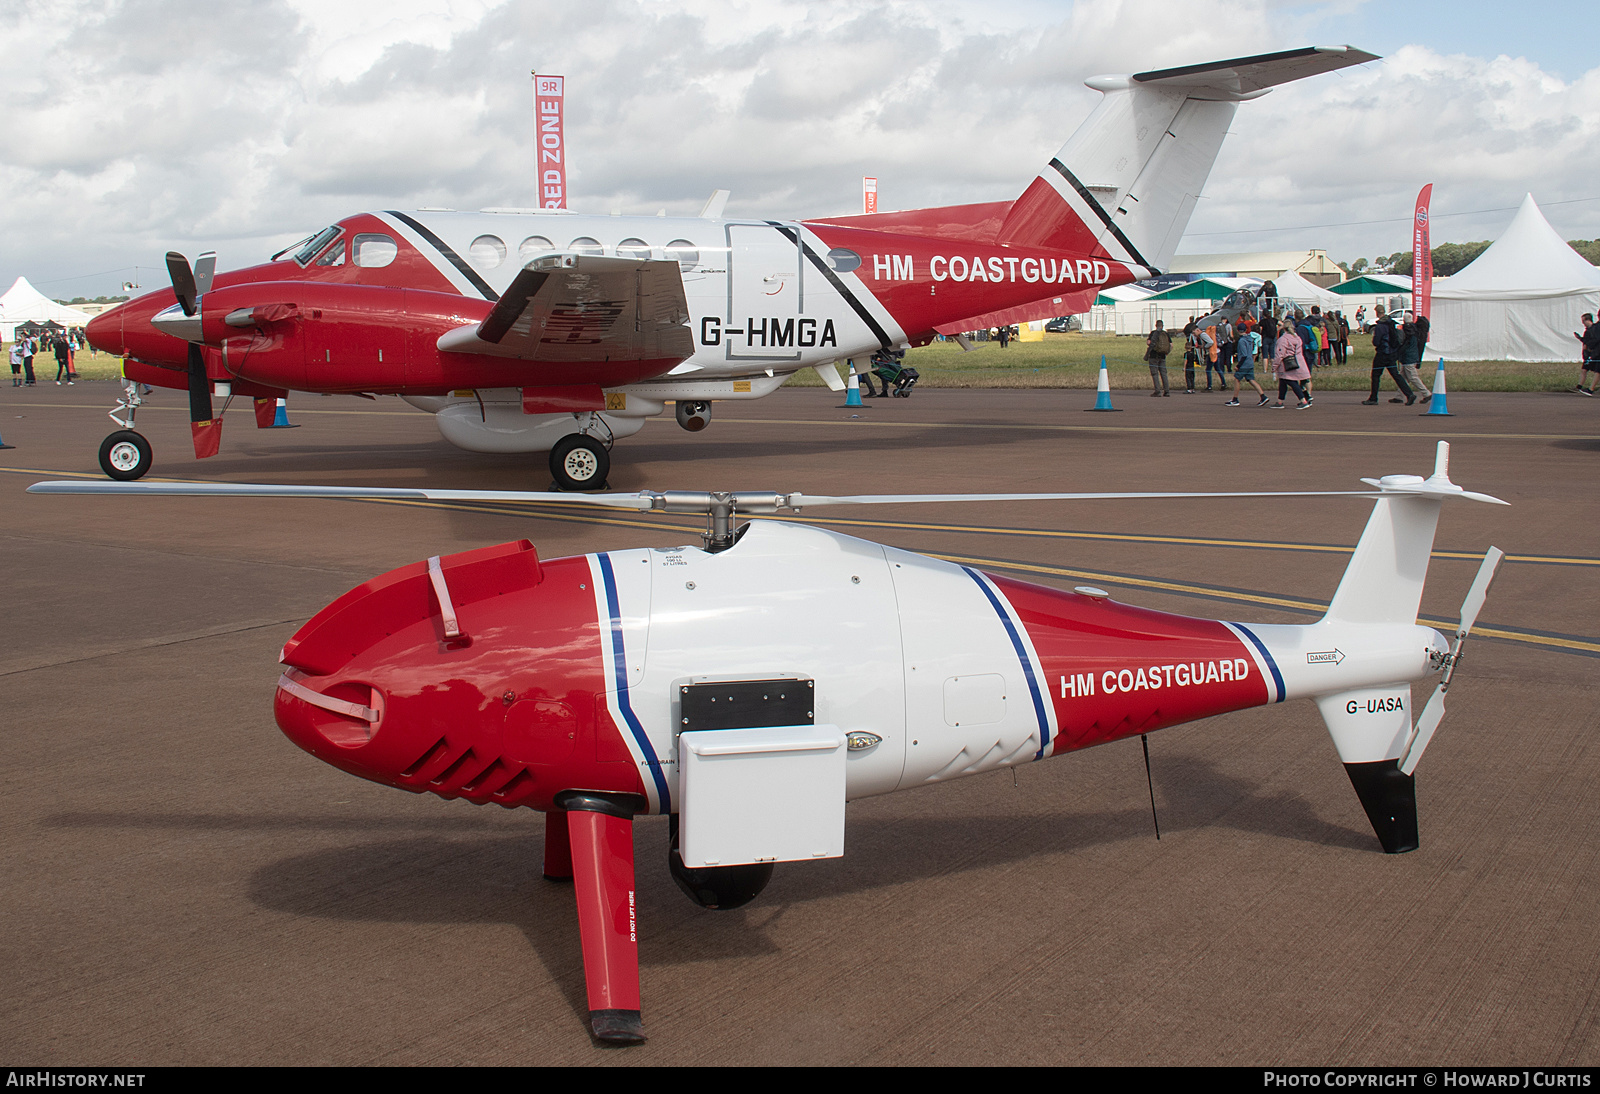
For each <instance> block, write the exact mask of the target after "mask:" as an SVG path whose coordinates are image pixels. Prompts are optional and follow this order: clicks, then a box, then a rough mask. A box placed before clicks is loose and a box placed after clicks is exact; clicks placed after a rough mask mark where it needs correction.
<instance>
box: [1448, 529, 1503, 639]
mask: <svg viewBox="0 0 1600 1094" xmlns="http://www.w3.org/2000/svg"><path fill="white" fill-rule="evenodd" d="M1505 557H1506V553H1505V552H1504V551H1502V550H1501V549H1500V548H1498V547H1490V548H1489V550H1488V552H1487V553H1485V554H1484V556H1483V565H1481V566H1479V567H1478V576H1477V577H1475V578H1473V579H1472V588H1470V589H1468V590H1467V598H1466V599H1465V600H1463V601H1462V602H1461V626H1459V627H1457V628H1456V637H1457V638H1465V637H1466V636H1467V632H1468V631H1470V630H1472V625H1473V624H1474V623H1476V622H1477V621H1478V613H1479V612H1480V611H1482V610H1483V602H1484V600H1485V599H1486V598H1487V597H1488V595H1489V583H1490V582H1491V581H1493V580H1494V574H1495V570H1496V569H1498V568H1499V566H1500V560H1501V559H1502V558H1505Z"/></svg>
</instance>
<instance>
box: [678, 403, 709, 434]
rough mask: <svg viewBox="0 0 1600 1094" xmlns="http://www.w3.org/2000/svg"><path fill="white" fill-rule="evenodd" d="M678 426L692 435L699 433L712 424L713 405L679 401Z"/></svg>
mask: <svg viewBox="0 0 1600 1094" xmlns="http://www.w3.org/2000/svg"><path fill="white" fill-rule="evenodd" d="M678 424H679V425H681V426H683V428H685V429H687V430H688V431H689V432H690V433H698V432H700V431H701V430H702V429H704V428H705V427H706V426H708V425H710V424H711V404H710V403H706V402H687V401H685V400H682V399H680V400H678Z"/></svg>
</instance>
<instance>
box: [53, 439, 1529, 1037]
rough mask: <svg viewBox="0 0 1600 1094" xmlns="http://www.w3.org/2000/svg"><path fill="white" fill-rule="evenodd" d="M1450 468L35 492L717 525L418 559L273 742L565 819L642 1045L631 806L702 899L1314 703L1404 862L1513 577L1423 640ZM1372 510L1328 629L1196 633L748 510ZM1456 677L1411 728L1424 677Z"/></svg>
mask: <svg viewBox="0 0 1600 1094" xmlns="http://www.w3.org/2000/svg"><path fill="white" fill-rule="evenodd" d="M1448 459H1449V445H1448V444H1446V443H1444V442H1442V441H1441V442H1440V443H1439V447H1438V456H1437V462H1436V464H1435V467H1434V471H1433V474H1432V476H1431V477H1429V478H1422V477H1420V476H1417V475H1387V476H1385V477H1383V478H1381V479H1363V480H1362V481H1363V482H1365V483H1367V484H1368V486H1369V487H1370V489H1368V490H1361V491H1355V492H1322V493H1302V492H1295V493H1232V492H1229V493H1221V492H1219V493H1200V494H1182V493H1133V494H1104V493H1101V494H1094V493H1078V494H929V495H881V496H860V497H821V496H810V495H804V494H800V493H790V494H778V493H745V492H740V493H726V494H723V493H688V492H683V493H678V492H668V493H655V492H650V491H645V492H641V493H638V494H598V495H574V494H566V493H524V492H515V491H485V490H413V489H382V488H377V489H368V488H364V487H315V486H310V487H305V486H251V485H237V484H232V483H149V484H145V483H105V482H41V483H37V484H35V485H34V486H31V487H29V491H30V492H31V493H54V494H106V493H121V494H141V495H170V494H188V495H209V496H245V497H321V498H365V499H418V500H420V499H433V500H456V501H458V500H473V501H497V502H518V501H521V502H528V501H533V502H543V501H557V502H562V503H565V504H573V503H578V504H586V505H596V506H605V507H611V508H620V509H633V510H639V511H656V512H668V513H703V514H705V515H706V517H707V519H708V523H709V528H708V531H707V532H706V534H705V536H704V540H705V542H704V545H703V546H701V547H674V548H665V549H661V548H650V549H642V550H634V551H611V552H602V553H597V554H589V555H582V556H577V557H571V558H559V559H553V560H541V559H540V558H539V557H538V555H537V553H536V552H535V551H534V549H533V545H532V544H530V543H529V542H527V541H526V540H522V541H519V542H516V543H508V544H502V545H500V546H496V547H485V548H481V549H478V550H473V551H467V552H464V553H462V554H456V555H449V556H444V557H439V556H435V557H434V558H431V559H428V560H427V561H426V562H418V563H415V564H413V565H410V566H406V567H402V568H401V569H398V570H394V571H392V572H390V573H387V574H384V575H382V576H380V577H376V578H373V579H372V580H371V581H368V582H367V583H366V584H364V585H362V586H360V587H359V588H356V589H353V590H351V591H350V592H348V593H346V594H345V595H344V596H342V597H340V598H339V599H338V600H336V601H334V602H333V603H332V604H330V605H329V606H328V607H327V608H325V609H323V610H322V611H321V612H320V613H318V614H317V615H316V616H315V617H314V618H313V619H311V620H310V621H309V622H308V623H306V625H305V626H304V627H302V628H301V629H300V631H299V632H298V633H297V634H295V636H294V637H292V638H291V639H289V641H288V642H287V643H286V644H285V646H284V648H283V653H282V658H281V660H282V662H283V664H284V666H285V671H284V673H283V676H282V678H281V679H280V680H279V683H278V690H277V700H276V715H277V720H278V724H279V726H280V727H282V729H283V731H284V733H286V734H287V735H288V736H289V738H290V739H291V740H293V741H294V742H295V743H296V744H298V745H299V746H300V747H301V748H304V749H305V750H306V751H308V752H310V753H311V754H312V755H314V756H317V757H318V758H320V759H323V760H326V761H327V762H328V763H331V764H333V765H334V766H336V767H339V768H341V769H343V770H345V771H348V772H351V773H352V774H355V775H360V776H361V777H363V778H366V779H371V780H373V781H375V782H380V783H384V784H386V785H390V786H396V787H401V788H404V789H408V790H412V791H424V790H426V791H430V792H432V793H435V794H438V795H440V796H441V797H445V798H466V799H467V800H469V801H473V802H478V803H490V802H493V803H496V804H499V805H504V806H507V807H514V806H529V807H531V808H534V809H537V810H540V811H542V812H544V813H545V814H546V826H545V833H546V835H545V867H544V872H545V875H546V876H547V877H550V878H555V879H564V878H572V879H573V880H574V882H575V883H576V890H577V901H578V910H579V923H580V929H581V932H582V936H583V953H584V965H585V970H586V974H587V978H588V990H589V1007H590V1020H591V1028H592V1030H593V1033H594V1035H595V1036H596V1037H597V1038H599V1039H600V1040H603V1041H611V1042H634V1041H641V1040H643V1039H644V1030H643V1025H642V1022H641V1018H640V1001H639V968H638V945H637V938H638V924H637V920H636V916H635V902H634V868H633V833H632V818H633V817H635V816H637V815H640V814H650V813H657V814H669V815H671V817H672V824H671V827H670V831H671V845H670V847H669V851H668V863H669V868H670V870H671V872H672V875H673V877H674V878H675V879H676V881H677V882H678V884H679V886H680V887H681V888H682V889H683V890H684V892H685V893H687V894H688V895H689V896H690V898H691V899H693V900H695V901H696V902H697V903H699V904H701V905H702V906H704V907H708V908H731V907H737V906H739V905H741V904H744V903H746V902H747V901H749V900H751V899H753V898H754V897H755V896H756V895H757V894H758V893H760V891H761V890H762V888H763V887H764V886H765V885H766V883H767V880H768V879H769V878H770V877H771V874H772V868H773V864H774V863H777V862H794V861H805V860H810V859H817V858H830V857H837V856H840V855H842V854H844V835H845V825H844V820H845V803H846V802H847V801H849V800H851V799H854V798H861V797H867V796H870V795H874V794H885V793H888V792H890V791H893V790H906V789H910V788H912V787H916V786H922V785H925V784H927V783H935V782H941V781H944V780H947V779H954V778H959V777H961V776H963V775H973V774H977V773H979V772H983V771H990V770H994V769H996V768H1001V767H1007V766H1011V765H1016V764H1023V763H1029V762H1032V761H1035V760H1042V759H1044V758H1046V757H1049V756H1054V755H1059V754H1061V753H1064V752H1072V751H1075V750H1077V749H1080V748H1086V747H1088V746H1090V745H1096V744H1102V743H1104V742H1107V741H1113V740H1118V739H1120V738H1125V737H1130V736H1135V735H1142V734H1146V733H1149V732H1151V731H1152V730H1156V729H1160V728H1163V727H1165V726H1170V725H1175V724H1178V723H1180V722H1187V721H1192V720H1194V719H1198V718H1206V717H1210V716H1212V715H1215V714H1221V713H1224V712H1227V711H1232V710H1240V709H1243V708H1246V707H1253V706H1262V705H1265V704H1268V703H1282V702H1285V701H1287V700H1289V699H1299V698H1309V699H1311V700H1312V701H1314V702H1315V703H1316V705H1317V709H1318V710H1319V711H1320V712H1321V714H1322V717H1323V720H1324V721H1325V722H1326V723H1327V727H1328V731H1329V733H1331V734H1332V736H1333V741H1334V745H1335V746H1336V747H1337V749H1338V752H1339V756H1340V759H1342V760H1343V761H1344V765H1345V770H1346V771H1347V772H1348V773H1349V776H1350V781H1351V783H1352V784H1353V785H1354V787H1355V790H1356V792H1357V794H1358V795H1359V796H1360V798H1361V803H1362V805H1363V806H1364V807H1365V809H1366V812H1367V816H1368V818H1369V819H1370V820H1371V822H1372V826H1373V830H1374V831H1375V832H1376V833H1377V836H1378V840H1379V842H1380V843H1381V844H1382V846H1383V849H1384V850H1385V851H1387V852H1389V853H1391V854H1393V853H1398V852H1403V851H1409V850H1413V849H1414V848H1416V846H1417V815H1416V795H1415V783H1414V778H1413V772H1414V771H1415V770H1416V766H1417V761H1418V760H1420V759H1421V757H1422V754H1423V751H1424V749H1426V748H1427V746H1428V742H1429V741H1430V740H1431V739H1432V738H1433V735H1434V732H1435V731H1436V730H1437V729H1438V727H1439V723H1440V719H1441V718H1442V717H1443V716H1444V697H1445V692H1446V691H1447V690H1448V689H1449V686H1450V680H1451V676H1452V674H1453V673H1454V671H1455V669H1456V666H1457V665H1458V664H1459V660H1460V656H1461V646H1462V643H1463V642H1464V641H1465V639H1466V637H1467V634H1468V633H1469V632H1470V631H1471V629H1472V625H1473V622H1474V620H1475V619H1476V618H1477V615H1478V612H1479V610H1480V609H1481V608H1482V606H1483V603H1484V597H1485V595H1486V593H1487V591H1488V587H1489V582H1490V581H1491V579H1492V578H1493V576H1494V572H1495V568H1496V566H1497V565H1498V564H1499V561H1500V559H1501V557H1502V556H1501V552H1500V551H1499V550H1497V549H1495V548H1490V549H1489V552H1488V554H1487V555H1486V556H1485V558H1484V561H1483V564H1482V566H1481V568H1480V569H1479V571H1478V575H1477V579H1476V580H1475V581H1474V582H1473V584H1472V587H1471V590H1470V591H1469V592H1468V594H1467V597H1466V600H1465V602H1464V603H1463V604H1462V609H1461V622H1460V625H1459V626H1458V627H1457V628H1456V632H1455V636H1454V639H1453V641H1446V639H1445V637H1444V636H1443V635H1441V634H1440V633H1438V632H1437V631H1435V630H1433V629H1432V628H1431V627H1425V626H1419V625H1418V624H1417V621H1416V620H1417V608H1418V605H1419V603H1420V602H1421V597H1422V587H1423V580H1424V578H1425V577H1426V574H1427V569H1428V559H1429V556H1430V554H1431V552H1432V549H1433V537H1434V530H1435V527H1436V525H1437V522H1438V518H1439V510H1440V507H1441V505H1442V504H1443V502H1444V501H1445V500H1446V499H1449V498H1465V499H1469V500H1472V501H1482V502H1492V503H1495V504H1501V505H1503V504H1505V503H1504V502H1501V501H1499V499H1497V498H1492V497H1489V496H1488V495H1485V494H1477V493H1471V492H1468V491H1465V490H1463V489H1462V488H1461V487H1459V486H1457V485H1455V484H1454V483H1452V482H1451V481H1450V476H1449V471H1448ZM1182 497H1189V498H1193V497H1207V498H1222V497H1368V498H1372V499H1374V505H1373V511H1372V516H1371V517H1370V519H1369V520H1368V521H1367V526H1366V530H1365V531H1364V532H1363V533H1362V535H1361V539H1360V542H1359V543H1358V544H1357V545H1356V549H1355V554H1354V557H1353V558H1352V559H1351V560H1350V564H1349V567H1348V569H1347V570H1346V571H1345V575H1344V578H1343V579H1342V580H1341V581H1340V583H1339V588H1338V591H1337V592H1336V593H1335V594H1334V597H1333V601H1332V603H1331V604H1330V605H1329V607H1328V611H1327V614H1326V615H1325V616H1324V617H1323V618H1322V619H1320V620H1318V621H1317V622H1315V623H1312V624H1309V625H1305V626H1286V625H1281V624H1256V623H1239V622H1223V621H1218V620H1209V619H1195V618H1190V617H1188V616H1181V615H1172V614H1168V613H1165V612H1157V611H1151V610H1148V609H1145V608H1138V607H1133V606H1131V605H1127V604H1119V603H1116V602H1114V601H1113V600H1111V598H1110V597H1109V596H1108V595H1107V594H1106V593H1105V592H1102V591H1100V590H1098V589H1092V588H1078V589H1076V590H1074V591H1072V592H1064V591H1061V590H1058V589H1051V588H1045V587H1042V586H1038V585H1030V584H1027V583H1024V582H1021V581H1015V580H1012V579H1010V578H1005V577H997V576H992V575H989V574H985V573H981V572H979V571H977V570H974V569H972V568H970V567H965V566H958V565H954V564H952V563H949V562H943V561H940V560H938V559H933V558H928V557H926V556H923V555H918V554H913V553H911V552H908V551H902V550H898V549H895V548H892V547H886V546H883V545H880V544H877V543H871V542H868V541H866V540H861V539H855V538H853V537H850V536H845V535H840V534H838V533H835V532H829V531H824V530H821V529H818V528H812V527H807V526H804V525H800V524H794V523H788V522H782V521H751V522H749V523H746V524H744V525H742V526H739V525H737V524H736V517H737V516H738V514H741V513H747V514H751V513H777V512H780V511H793V512H799V511H801V510H804V509H809V508H813V507H817V506H824V505H893V504H905V503H911V502H924V503H927V502H932V503H939V502H958V501H985V500H989V501H1052V500H1054V501H1071V500H1078V499H1101V498H1182ZM1440 671H1442V672H1443V678H1442V679H1441V680H1440V682H1439V684H1438V687H1437V688H1436V689H1435V691H1434V693H1433V697H1432V698H1431V699H1430V700H1429V701H1428V704H1427V706H1426V707H1425V708H1424V709H1423V711H1422V714H1421V716H1420V717H1418V718H1416V719H1413V717H1412V709H1413V708H1412V699H1411V684H1412V682H1413V681H1417V680H1421V679H1423V678H1425V677H1426V676H1428V675H1430V674H1432V673H1435V672H1440Z"/></svg>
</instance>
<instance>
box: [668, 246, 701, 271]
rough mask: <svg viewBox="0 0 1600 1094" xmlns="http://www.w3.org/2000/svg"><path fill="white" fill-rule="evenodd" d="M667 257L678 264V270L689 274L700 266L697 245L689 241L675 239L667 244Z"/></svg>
mask: <svg viewBox="0 0 1600 1094" xmlns="http://www.w3.org/2000/svg"><path fill="white" fill-rule="evenodd" d="M665 250H666V255H667V258H668V259H669V260H670V261H673V262H676V263H677V264H678V269H680V270H682V271H683V272H684V273H688V272H689V271H690V270H692V269H694V268H695V267H696V266H698V265H700V252H699V251H698V250H696V249H695V245H694V244H693V243H691V242H690V241H689V240H687V239H675V240H673V241H672V242H671V243H669V244H667V246H666V248H665Z"/></svg>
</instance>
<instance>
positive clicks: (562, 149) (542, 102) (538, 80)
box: [533, 72, 567, 209]
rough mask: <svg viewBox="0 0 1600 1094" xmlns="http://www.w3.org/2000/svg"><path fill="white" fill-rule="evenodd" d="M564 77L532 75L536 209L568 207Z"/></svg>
mask: <svg viewBox="0 0 1600 1094" xmlns="http://www.w3.org/2000/svg"><path fill="white" fill-rule="evenodd" d="M566 82H567V81H566V78H565V77H563V76H541V75H539V74H538V73H537V72H536V73H534V74H533V124H534V130H535V132H536V133H537V134H538V146H539V160H538V163H539V207H540V208H541V209H565V208H566V207H567V148H566V142H567V135H566V132H565V129H564V127H565V124H566V123H565V120H564V104H565V101H566V100H565V97H564V96H565V87H566Z"/></svg>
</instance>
